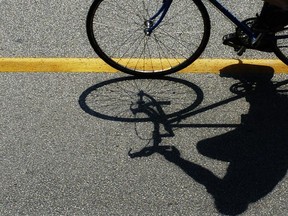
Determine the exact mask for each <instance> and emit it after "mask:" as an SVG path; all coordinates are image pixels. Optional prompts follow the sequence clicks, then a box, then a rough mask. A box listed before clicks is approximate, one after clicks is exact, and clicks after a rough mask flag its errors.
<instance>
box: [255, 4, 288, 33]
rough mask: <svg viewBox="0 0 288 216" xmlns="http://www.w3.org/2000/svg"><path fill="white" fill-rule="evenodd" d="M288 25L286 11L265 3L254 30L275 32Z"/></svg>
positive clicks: (287, 11)
mask: <svg viewBox="0 0 288 216" xmlns="http://www.w3.org/2000/svg"><path fill="white" fill-rule="evenodd" d="M285 25H288V10H285V9H283V8H282V7H278V6H276V5H274V4H270V3H267V2H265V3H264V5H263V8H262V11H261V13H260V15H259V16H258V18H257V23H256V24H255V26H254V28H255V29H256V30H259V31H271V32H277V31H279V30H281V29H283V27H284V26H285Z"/></svg>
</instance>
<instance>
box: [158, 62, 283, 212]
mask: <svg viewBox="0 0 288 216" xmlns="http://www.w3.org/2000/svg"><path fill="white" fill-rule="evenodd" d="M244 67H245V66H243V67H242V69H243V68H244ZM233 68H235V67H231V66H230V67H228V68H226V69H224V70H223V71H222V75H224V74H225V76H227V75H228V74H229V75H230V76H231V77H233V78H236V79H238V80H241V82H240V83H242V85H238V87H239V86H242V87H243V86H245V85H246V87H247V86H249V85H250V93H249V94H247V95H246V96H245V97H246V100H247V101H248V102H249V103H250V109H249V112H248V114H246V115H244V116H242V125H241V126H240V127H237V128H236V129H235V130H233V131H230V132H227V133H225V134H221V135H219V136H216V137H213V138H209V139H205V140H202V141H200V142H198V143H197V150H198V152H199V153H200V154H202V155H204V156H206V157H209V158H211V159H215V160H220V161H225V162H229V166H228V168H227V172H226V174H225V176H224V177H223V178H219V177H217V176H216V175H214V174H213V172H211V171H210V170H208V169H206V168H205V167H202V166H200V165H198V164H195V163H192V162H190V161H187V160H185V159H184V158H182V157H181V155H180V151H179V150H178V149H177V148H175V147H172V148H171V149H168V150H167V148H166V149H162V150H161V151H159V153H160V154H162V155H163V156H164V157H165V158H166V159H167V160H168V161H170V162H172V163H174V164H175V165H177V166H178V167H179V168H181V169H182V170H183V171H184V172H185V173H186V174H188V175H189V176H190V177H191V178H193V179H194V180H195V181H197V182H198V183H200V184H202V185H204V186H205V187H206V189H207V192H208V193H210V194H211V195H212V196H213V198H214V200H215V206H216V208H217V210H218V211H219V212H220V213H222V214H227V215H238V214H241V213H243V212H245V211H246V210H247V208H248V205H249V204H251V203H253V202H256V201H258V200H260V199H261V198H263V197H265V196H266V195H267V194H269V193H270V192H271V191H273V189H274V188H275V187H276V186H277V184H278V183H279V182H280V181H281V180H282V179H283V178H284V177H285V175H286V172H287V169H288V157H287V155H288V134H287V131H288V124H287V122H288V110H287V108H288V96H287V95H285V94H284V93H285V92H287V90H285V89H283V90H281V91H277V90H276V87H279V86H283V85H285V84H287V83H288V81H283V82H280V83H278V84H276V85H275V84H273V82H272V81H271V80H270V78H269V76H268V77H267V76H265V78H264V77H259V76H258V75H257V73H254V74H253V73H252V74H251V73H247V74H245V73H243V71H242V70H240V73H238V72H239V71H238V72H237V71H236V72H235V71H233V70H231V69H233ZM247 68H248V66H247ZM231 72H233V73H231ZM234 72H235V73H234ZM234 87H235V86H234ZM231 89H233V88H231ZM234 90H235V89H234Z"/></svg>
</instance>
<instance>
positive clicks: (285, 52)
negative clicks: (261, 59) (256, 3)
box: [274, 27, 288, 65]
mask: <svg viewBox="0 0 288 216" xmlns="http://www.w3.org/2000/svg"><path fill="white" fill-rule="evenodd" d="M280 35H288V27H286V28H285V29H284V30H282V31H279V32H277V33H276V36H280ZM274 53H275V55H276V56H277V57H278V58H279V59H280V60H281V61H282V62H283V63H285V64H286V65H288V38H285V39H278V40H277V41H276V47H275V50H274Z"/></svg>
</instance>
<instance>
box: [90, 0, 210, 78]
mask: <svg viewBox="0 0 288 216" xmlns="http://www.w3.org/2000/svg"><path fill="white" fill-rule="evenodd" d="M102 1H103V0H95V1H94V2H93V3H92V5H91V7H90V9H89V12H88V15H87V19H86V31H87V36H88V39H89V42H90V44H91V46H92V48H93V49H94V51H95V52H96V54H97V55H98V56H99V57H100V58H101V59H102V60H104V61H105V62H106V63H107V64H108V65H110V66H111V67H113V68H115V69H116V70H119V71H122V72H124V73H126V74H130V75H135V76H145V77H157V76H162V75H168V74H172V73H175V72H177V71H179V70H181V69H184V68H185V67H187V66H189V65H190V64H192V63H193V62H194V61H195V60H196V59H198V58H199V57H200V55H201V54H202V52H203V51H204V50H205V48H206V46H207V44H208V41H209V38H210V31H211V24H210V17H209V14H208V12H207V9H206V7H205V5H204V4H203V3H202V1H199V0H191V1H193V2H194V3H195V5H196V6H197V8H198V9H199V11H200V13H201V15H202V19H203V23H204V31H203V36H202V40H201V43H200V45H199V47H198V48H197V49H196V51H195V52H194V53H193V54H192V55H191V56H190V57H189V58H187V59H186V60H185V61H184V62H182V63H180V64H179V65H177V66H175V67H172V68H170V69H168V70H164V71H161V72H157V73H154V72H152V71H151V72H141V71H136V70H131V69H129V68H126V67H123V66H122V65H120V64H118V63H117V62H115V61H113V60H112V59H111V58H110V57H109V56H108V55H106V54H105V52H103V51H102V49H101V48H100V47H99V45H98V43H97V42H96V39H95V36H94V33H93V18H94V15H95V12H96V10H97V7H98V6H99V4H100V3H101V2H102Z"/></svg>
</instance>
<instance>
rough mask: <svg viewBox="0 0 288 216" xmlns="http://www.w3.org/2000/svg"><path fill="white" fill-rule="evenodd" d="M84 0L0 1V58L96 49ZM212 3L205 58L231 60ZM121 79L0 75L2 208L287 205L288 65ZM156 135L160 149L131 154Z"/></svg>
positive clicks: (70, 211) (68, 211) (250, 4)
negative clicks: (284, 69)
mask: <svg viewBox="0 0 288 216" xmlns="http://www.w3.org/2000/svg"><path fill="white" fill-rule="evenodd" d="M91 2H92V1H90V0H89V1H78V0H77V1H76V0H75V1H66V0H64V1H63V0H62V1H60V0H54V1H44V0H28V1H25V2H23V1H20V0H13V1H12V0H2V1H0V10H1V17H0V23H1V24H0V31H1V37H0V38H1V42H0V56H1V57H94V56H95V54H94V53H93V51H92V49H91V47H90V46H89V43H88V40H87V38H86V35H85V18H86V14H87V11H88V8H89V5H90V4H91ZM236 3H237V1H234V0H233V1H229V2H227V5H228V7H229V8H231V9H233V10H235V11H236V12H237V14H238V15H239V16H240V17H241V16H243V17H247V16H248V17H249V16H250V15H253V14H255V13H256V12H257V10H258V9H259V7H260V6H261V2H260V1H248V0H247V1H246V0H245V1H241V5H240V6H237V7H236V8H235V4H236ZM208 6H209V5H208ZM209 10H211V11H213V13H212V14H211V18H212V20H214V21H213V29H215V31H214V33H213V35H212V38H211V41H210V43H209V46H208V48H207V50H206V51H205V53H204V54H203V56H204V57H209V58H210V57H211V58H219V57H221V58H222V57H223V58H234V57H235V53H233V52H232V51H231V50H229V48H225V49H223V46H221V40H220V39H221V37H222V34H223V32H226V30H227V33H229V30H231V29H230V24H229V23H228V22H227V21H226V20H225V19H222V18H221V16H220V15H219V14H218V13H217V12H215V10H214V9H213V8H211V6H209ZM219 19H221V20H223V23H222V21H221V24H219V22H218V20H219ZM216 21H217V22H216ZM216 29H218V30H216ZM259 57H263V54H260V53H255V52H252V51H251V52H250V51H249V52H247V53H246V54H245V58H259ZM264 57H266V56H264ZM103 72H105V71H103ZM125 77H126V76H125V75H124V74H122V73H116V74H110V73H73V74H72V73H26V72H21V73H1V74H0V87H1V92H0V100H1V107H0V108H1V109H0V110H1V111H0V162H1V163H0V166H1V178H0V179H1V184H0V185H1V186H0V187H1V194H0V214H1V215H103V216H104V215H199V216H200V215H201V216H203V215H207V216H208V215H209V216H210V215H249V216H250V215H257V216H258V215H283V216H284V215H286V214H287V212H288V209H287V202H288V190H287V189H288V178H287V168H288V158H287V155H288V145H287V144H288V137H287V120H288V114H287V107H288V97H287V83H288V82H287V75H285V74H277V75H274V74H273V70H271V68H269V67H257V66H253V67H251V66H247V65H242V66H237V67H236V68H235V67H233V66H232V67H228V68H223V70H222V71H221V73H220V74H208V73H203V74H192V73H189V74H175V75H174V76H172V78H166V79H161V80H138V79H132V78H131V77H129V78H125ZM163 89H165V91H163ZM141 91H143V92H145V93H147V94H148V95H149V96H151V97H152V98H153V99H155V101H156V102H155V103H154V108H153V110H154V111H155V110H156V111H157V112H153V111H152V112H150V113H152V114H153V113H154V116H153V121H152V120H151V119H150V118H149V117H148V116H149V115H147V112H146V114H144V113H143V112H137V109H136V108H137V106H138V105H139V103H138V105H137V101H139V98H140V96H139V92H141ZM146 102H147V98H146ZM148 102H149V100H148ZM161 102H162V103H161ZM155 104H156V105H155ZM157 104H158V105H157ZM157 106H158V108H157ZM155 107H156V108H155ZM159 107H160V108H159ZM132 110H134V111H135V112H134V114H133V113H132ZM161 110H162V111H163V112H162V114H161V115H160V114H159V113H161V112H160V111H161ZM138 111H139V110H138ZM155 113H156V114H155ZM157 113H158V114H157ZM152 114H150V117H151V115H152ZM135 117H136V118H137V119H136V120H135V121H134V122H133V120H131V119H134V118H135ZM143 118H146V120H145V121H144V120H143ZM158 126H159V127H158ZM153 131H154V133H153ZM157 132H159V134H158V133H157ZM160 138H161V140H160ZM160 141H161V142H160ZM153 142H156V143H159V142H160V146H164V147H162V148H158V149H156V150H155V149H154V152H153V151H152V150H151V149H149V148H148V149H146V151H144V152H141V153H139V154H135V155H134V156H142V157H134V158H131V157H129V156H128V152H129V151H130V150H131V149H132V152H137V151H139V150H141V149H142V148H143V147H145V146H151V145H153ZM171 146H173V147H171ZM149 150H150V151H149Z"/></svg>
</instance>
